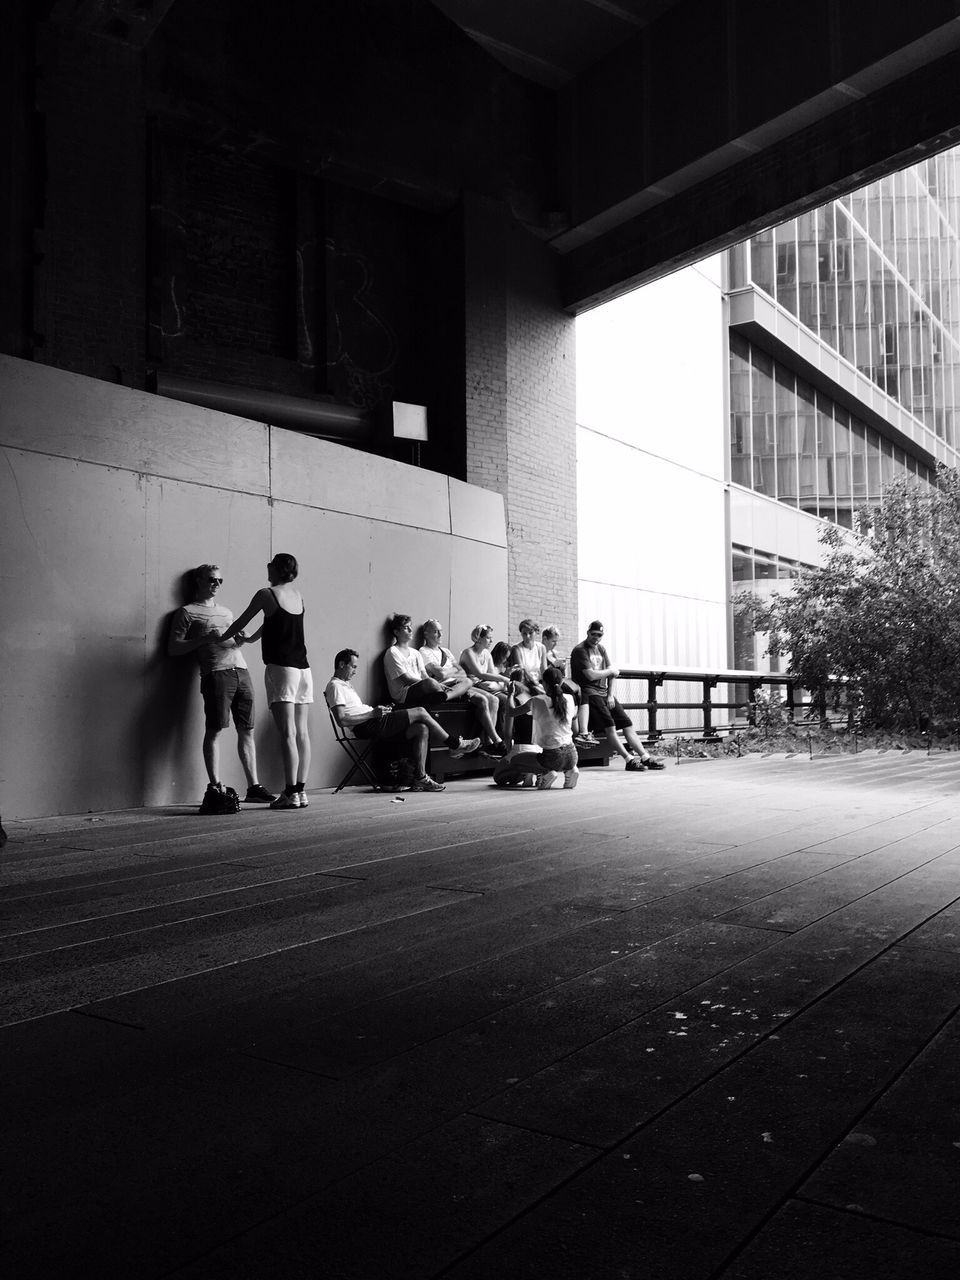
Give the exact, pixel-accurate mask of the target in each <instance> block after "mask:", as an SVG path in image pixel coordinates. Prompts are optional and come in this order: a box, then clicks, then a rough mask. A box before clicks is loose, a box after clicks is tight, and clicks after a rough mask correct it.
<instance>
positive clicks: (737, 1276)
mask: <svg viewBox="0 0 960 1280" xmlns="http://www.w3.org/2000/svg"><path fill="white" fill-rule="evenodd" d="M958 1274H960V1245H958V1244H956V1243H955V1242H953V1241H951V1240H940V1239H937V1237H936V1236H931V1235H925V1234H923V1233H920V1232H915V1231H908V1230H906V1229H904V1228H903V1227H898V1226H895V1225H893V1224H892V1223H889V1222H881V1221H877V1220H875V1219H871V1218H866V1217H861V1216H859V1215H857V1214H853V1213H838V1212H836V1211H835V1210H832V1209H826V1208H823V1207H822V1206H820V1205H814V1204H806V1203H804V1202H803V1201H802V1200H791V1201H788V1202H787V1204H786V1205H784V1207H783V1208H782V1209H781V1210H779V1211H778V1212H777V1213H776V1214H774V1216H773V1217H772V1218H771V1220H770V1221H769V1222H768V1223H767V1224H766V1226H764V1227H763V1229H762V1230H761V1231H760V1233H759V1234H758V1235H757V1237H756V1238H755V1239H754V1240H752V1241H751V1242H750V1244H748V1245H747V1247H746V1248H745V1249H744V1251H743V1252H742V1253H741V1254H740V1256H739V1257H738V1258H736V1259H735V1260H734V1261H733V1262H731V1263H730V1264H729V1266H726V1267H724V1268H723V1269H722V1270H721V1271H719V1272H718V1273H717V1280H772V1277H774V1276H775V1277H776V1280H921V1277H922V1280H956V1276H957V1275H958Z"/></svg>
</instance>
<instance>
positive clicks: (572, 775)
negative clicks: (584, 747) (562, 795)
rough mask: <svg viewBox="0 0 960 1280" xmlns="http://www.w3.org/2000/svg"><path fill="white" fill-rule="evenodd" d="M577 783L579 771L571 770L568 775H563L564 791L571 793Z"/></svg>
mask: <svg viewBox="0 0 960 1280" xmlns="http://www.w3.org/2000/svg"><path fill="white" fill-rule="evenodd" d="M579 781H580V770H579V769H571V770H570V772H569V773H565V774H564V775H563V789H564V791H572V790H573V788H574V787H575V786H576V785H577V783H578V782H579Z"/></svg>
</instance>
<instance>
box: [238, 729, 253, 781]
mask: <svg viewBox="0 0 960 1280" xmlns="http://www.w3.org/2000/svg"><path fill="white" fill-rule="evenodd" d="M237 755H239V757H240V764H241V767H242V768H243V772H244V773H245V774H246V777H247V786H248V787H255V786H256V785H257V748H256V747H255V746H254V742H253V730H252V729H238V730H237Z"/></svg>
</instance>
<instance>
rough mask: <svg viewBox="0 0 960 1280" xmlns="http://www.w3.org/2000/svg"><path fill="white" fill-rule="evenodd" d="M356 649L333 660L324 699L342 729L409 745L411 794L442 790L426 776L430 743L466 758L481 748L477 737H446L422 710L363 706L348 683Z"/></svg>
mask: <svg viewBox="0 0 960 1280" xmlns="http://www.w3.org/2000/svg"><path fill="white" fill-rule="evenodd" d="M358 657H359V655H358V653H357V651H356V649H341V650H340V652H339V653H338V654H337V656H336V657H335V658H334V660H333V677H332V679H331V680H329V681H328V682H327V686H326V688H325V689H324V691H323V696H324V698H325V700H326V703H327V706H328V707H329V708H330V710H331V711H332V712H333V714H334V716H335V717H336V721H337V724H339V725H340V727H341V728H342V729H348V730H349V731H350V732H351V733H352V734H353V736H354V737H355V738H377V739H386V738H397V737H400V736H401V735H402V736H403V737H405V738H406V739H407V740H408V741H409V742H410V754H411V758H412V760H413V766H414V780H413V784H412V786H411V788H410V789H411V791H443V790H444V788H443V785H442V784H441V783H439V782H435V781H434V779H433V778H431V777H430V775H429V774H428V773H427V751H428V750H429V747H430V745H431V744H433V746H435V747H446V748H447V750H448V751H449V752H450V755H451V757H452V758H453V759H454V760H459V759H460V757H461V756H466V755H469V754H470V753H471V752H472V751H476V750H477V749H478V747H479V746H480V739H479V738H462V737H461V736H460V735H459V734H449V733H447V731H446V730H445V729H443V728H441V726H440V725H439V724H437V722H436V720H434V718H433V716H432V715H431V714H430V712H429V711H427V710H426V708H424V707H403V708H399V709H398V708H394V707H371V706H370V705H369V704H367V703H365V702H364V701H363V699H362V698H361V697H360V695H359V693H357V691H356V689H355V688H354V687H353V685H352V683H351V681H352V680H353V677H354V676H355V675H356V673H357V659H358Z"/></svg>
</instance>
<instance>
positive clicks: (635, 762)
mask: <svg viewBox="0 0 960 1280" xmlns="http://www.w3.org/2000/svg"><path fill="white" fill-rule="evenodd" d="M624 768H625V769H627V770H628V771H629V772H630V773H643V761H642V760H641V759H640V757H639V756H631V757H630V759H629V760H628V761H627V763H626V764H625V765H624Z"/></svg>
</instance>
